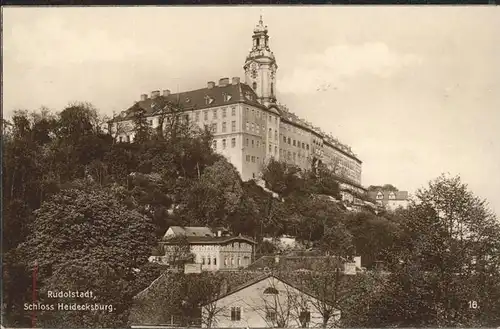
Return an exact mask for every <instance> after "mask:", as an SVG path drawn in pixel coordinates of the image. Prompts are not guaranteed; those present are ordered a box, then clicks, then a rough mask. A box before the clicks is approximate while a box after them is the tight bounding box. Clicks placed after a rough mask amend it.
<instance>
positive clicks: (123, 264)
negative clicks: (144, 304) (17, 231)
mask: <svg viewBox="0 0 500 329" xmlns="http://www.w3.org/2000/svg"><path fill="white" fill-rule="evenodd" d="M31 232H32V233H31V234H30V235H29V236H28V239H27V240H26V242H24V243H23V244H21V245H20V246H19V252H20V254H21V255H22V257H23V259H24V261H25V264H26V266H28V267H31V266H32V264H33V263H34V262H35V261H36V262H37V263H38V264H39V265H38V266H39V275H38V280H39V282H38V286H39V287H40V292H39V295H38V296H39V300H40V302H42V303H52V302H54V300H51V299H48V298H47V294H46V292H47V291H50V290H52V291H55V290H58V291H60V290H72V291H77V290H78V291H86V290H89V291H93V292H94V293H95V295H96V299H95V300H92V301H89V302H90V303H93V302H94V301H95V302H96V303H100V304H103V305H113V310H114V311H113V312H109V311H108V312H97V313H95V314H94V313H88V314H87V313H82V312H78V311H67V312H64V311H59V312H58V311H53V312H48V313H43V314H41V316H40V317H39V322H40V323H42V324H44V325H46V326H49V325H50V326H56V327H57V326H61V325H64V326H81V327H88V326H120V325H123V323H125V322H124V321H126V318H127V316H128V310H129V307H130V305H131V301H132V297H133V296H134V294H135V293H136V291H134V289H132V288H133V287H134V285H133V282H134V280H135V277H136V274H135V273H136V269H138V268H140V267H141V266H142V265H143V264H145V263H147V259H148V256H149V254H150V251H151V247H152V246H153V244H154V235H153V227H152V225H151V224H150V221H149V220H148V219H147V218H146V217H144V216H141V215H140V214H139V213H137V212H135V211H130V210H127V209H126V207H125V206H124V205H122V204H120V203H119V202H118V200H117V199H116V197H115V196H114V194H113V193H112V192H111V191H109V190H108V189H105V188H102V187H100V186H96V185H93V184H88V183H84V182H82V183H76V184H72V185H70V186H69V187H68V188H67V189H63V190H62V191H61V192H60V193H58V194H56V195H54V196H53V197H51V198H50V199H49V200H47V201H46V202H44V203H43V204H42V206H41V207H40V209H38V210H37V211H36V212H35V220H34V222H33V227H32V230H31ZM65 301H66V302H67V303H70V302H79V301H78V300H71V299H69V300H65Z"/></svg>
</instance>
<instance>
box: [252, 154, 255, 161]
mask: <svg viewBox="0 0 500 329" xmlns="http://www.w3.org/2000/svg"><path fill="white" fill-rule="evenodd" d="M252 162H253V163H255V156H253V155H252Z"/></svg>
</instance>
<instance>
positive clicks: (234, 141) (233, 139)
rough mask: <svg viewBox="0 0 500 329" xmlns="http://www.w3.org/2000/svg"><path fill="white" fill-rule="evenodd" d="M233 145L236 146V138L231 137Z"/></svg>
mask: <svg viewBox="0 0 500 329" xmlns="http://www.w3.org/2000/svg"><path fill="white" fill-rule="evenodd" d="M231 147H236V138H231Z"/></svg>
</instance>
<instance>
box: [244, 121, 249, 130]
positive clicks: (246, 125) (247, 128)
mask: <svg viewBox="0 0 500 329" xmlns="http://www.w3.org/2000/svg"><path fill="white" fill-rule="evenodd" d="M245 127H246V130H250V123H249V122H248V121H247V123H246V124H245Z"/></svg>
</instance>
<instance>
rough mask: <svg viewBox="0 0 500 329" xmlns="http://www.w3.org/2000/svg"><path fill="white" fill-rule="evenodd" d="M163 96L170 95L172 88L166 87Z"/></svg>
mask: <svg viewBox="0 0 500 329" xmlns="http://www.w3.org/2000/svg"><path fill="white" fill-rule="evenodd" d="M163 96H164V97H168V96H170V90H169V89H165V90H163Z"/></svg>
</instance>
